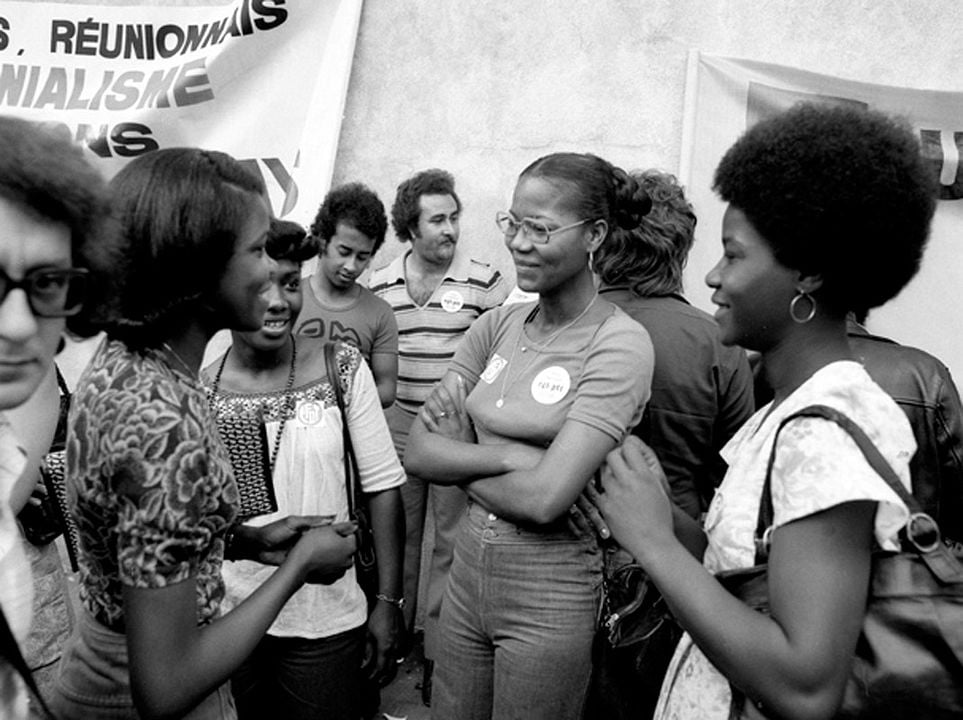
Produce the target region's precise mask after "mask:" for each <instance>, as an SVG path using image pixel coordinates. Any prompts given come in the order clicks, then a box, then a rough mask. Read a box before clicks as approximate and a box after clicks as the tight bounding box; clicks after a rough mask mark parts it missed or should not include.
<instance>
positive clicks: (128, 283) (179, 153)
mask: <svg viewBox="0 0 963 720" xmlns="http://www.w3.org/2000/svg"><path fill="white" fill-rule="evenodd" d="M110 189H111V190H112V191H113V193H114V196H113V200H114V208H113V219H114V222H115V225H116V227H115V229H114V233H113V242H112V245H113V253H112V257H111V258H110V259H109V260H108V261H107V262H105V263H104V266H103V267H101V268H99V269H100V271H101V272H102V273H103V275H104V276H105V277H107V278H112V279H113V281H114V282H113V283H112V284H113V285H114V287H113V288H112V291H111V292H110V293H109V294H108V295H107V296H106V297H103V298H102V302H101V303H100V307H99V308H98V310H99V313H98V315H97V316H96V317H95V318H93V322H94V323H96V324H98V325H100V326H101V327H102V328H103V329H104V330H106V331H107V333H108V335H110V336H112V337H116V338H119V339H121V340H123V341H124V342H126V343H128V344H129V345H132V346H135V347H136V346H146V345H151V344H153V343H155V342H157V337H158V336H159V335H160V334H162V332H163V329H164V328H167V327H169V326H170V325H171V324H172V323H175V322H177V321H179V320H182V319H183V318H184V317H189V316H191V315H192V314H194V313H195V312H197V310H198V308H199V305H200V302H201V300H202V297H203V295H204V294H205V293H207V292H209V291H210V290H211V289H213V288H214V287H216V285H217V283H218V282H219V280H220V277H221V275H222V274H223V272H224V268H225V266H226V265H227V262H228V260H229V259H230V258H231V255H232V254H233V253H234V246H235V243H236V242H237V238H238V237H239V236H240V235H241V233H242V232H243V230H244V226H245V224H246V223H247V222H248V220H249V218H250V214H251V205H252V202H254V201H255V200H256V199H259V198H260V197H263V196H264V183H263V181H262V180H261V178H260V176H259V175H257V174H255V173H253V172H250V171H249V170H247V169H246V168H245V167H244V166H243V165H242V164H241V163H240V162H238V161H237V160H235V159H234V158H232V157H231V156H230V155H227V154H225V153H222V152H216V151H211V150H199V149H196V148H167V149H163V150H155V151H153V152H150V153H147V154H145V155H141V156H139V157H136V158H134V159H133V160H131V161H130V162H129V163H128V164H127V165H126V166H125V167H124V168H123V169H122V170H121V171H120V172H119V173H117V175H115V176H114V178H113V180H111V182H110Z"/></svg>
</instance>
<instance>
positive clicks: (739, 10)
mask: <svg viewBox="0 0 963 720" xmlns="http://www.w3.org/2000/svg"><path fill="white" fill-rule="evenodd" d="M961 21H963V3H959V2H957V1H956V0H928V1H927V2H922V1H920V0H843V1H838V0H837V1H833V0H808V1H806V2H801V1H798V0H797V1H795V2H793V1H791V0H784V1H775V0H752V1H751V2H750V1H749V0H646V1H636V2H629V1H627V0H591V1H589V0H526V1H525V2H512V1H509V0H502V1H498V0H488V1H487V2H464V1H462V2H456V1H454V0H451V1H448V2H438V1H437V0H366V2H365V4H364V9H363V15H362V19H361V29H360V34H359V37H358V44H357V49H356V52H355V61H354V66H353V71H352V77H351V83H350V86H349V92H348V98H347V106H346V112H345V117H344V124H343V128H342V134H341V141H340V146H339V150H338V157H337V162H336V165H335V177H334V182H336V183H337V182H343V181H349V180H361V181H364V182H366V183H368V184H370V185H371V186H372V187H373V188H374V189H375V190H377V191H378V193H379V195H381V196H382V199H383V200H385V201H386V204H390V201H391V199H392V197H393V195H394V188H395V187H396V185H397V183H398V182H399V181H400V180H402V179H403V178H404V177H406V176H407V175H409V174H410V173H412V172H414V171H416V170H419V169H422V168H425V167H431V166H440V167H444V168H446V169H448V170H451V171H452V172H453V173H454V174H455V176H456V179H457V182H458V189H459V192H460V194H461V196H462V198H463V201H464V203H465V211H464V214H463V221H462V228H463V229H462V238H463V240H464V242H465V243H466V244H467V245H469V246H470V247H471V249H472V250H473V251H474V252H475V253H476V254H477V255H479V256H483V257H487V258H489V259H490V260H491V261H492V262H494V263H496V264H498V266H499V267H501V268H502V269H504V270H505V271H506V272H507V273H508V274H509V276H511V277H514V272H513V270H512V268H511V262H510V259H509V258H508V255H507V252H506V251H505V250H504V248H503V246H502V243H501V238H500V236H499V234H498V233H497V231H496V230H495V227H494V221H493V216H494V214H495V212H496V211H497V210H499V209H503V208H505V207H506V206H507V204H508V202H509V199H510V196H511V192H512V189H513V186H514V182H515V178H516V177H517V175H518V173H519V171H520V170H522V168H524V167H525V166H526V165H527V164H528V163H529V162H530V161H532V160H534V159H535V158H536V157H538V156H540V155H542V154H545V153H547V152H552V151H555V150H579V151H591V152H595V153H597V154H599V155H601V156H603V157H605V158H607V159H609V160H611V161H612V162H614V163H616V164H618V165H622V166H623V167H625V168H626V169H633V168H639V167H647V166H658V167H662V168H665V169H668V170H670V171H673V172H676V171H678V165H679V157H680V146H681V132H682V112H683V98H684V92H685V73H686V58H687V55H688V52H689V51H690V50H691V49H698V50H700V51H703V52H707V53H713V54H718V55H730V56H736V57H744V58H750V59H755V60H761V61H766V62H773V63H779V64H783V65H791V66H796V67H799V68H803V69H806V70H811V71H813V72H819V73H826V74H830V75H838V76H840V77H844V78H849V79H854V80H862V81H866V82H874V83H882V84H889V85H903V86H908V87H919V88H930V89H937V90H959V89H960V88H961V85H963V83H961V80H963V78H961V70H960V68H961V67H963V44H961V43H960V42H959V39H958V38H959V32H958V28H959V27H960V25H961ZM704 232H705V233H712V234H711V235H707V234H703V236H702V239H701V240H702V241H703V242H704V241H705V239H706V238H707V237H708V238H709V239H711V240H713V241H714V240H715V233H717V232H718V228H705V229H704ZM400 250H401V247H400V245H399V244H398V243H397V242H395V241H394V240H393V239H392V240H389V242H387V243H386V245H385V248H384V249H383V250H382V256H381V257H379V258H377V260H376V262H377V263H378V264H383V263H384V262H386V261H387V260H388V259H389V258H390V257H392V256H394V255H395V254H397V253H398V252H399V251H400Z"/></svg>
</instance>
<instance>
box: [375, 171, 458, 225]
mask: <svg viewBox="0 0 963 720" xmlns="http://www.w3.org/2000/svg"><path fill="white" fill-rule="evenodd" d="M422 195H451V197H452V198H453V199H454V201H455V206H456V207H457V208H458V212H461V200H460V199H459V198H458V193H456V192H455V178H454V177H452V175H451V173H450V172H447V171H446V170H438V169H437V168H432V169H430V170H422V171H421V172H420V173H416V174H415V175H412V176H411V177H410V178H408V179H407V180H405V181H404V182H403V183H401V185H399V186H398V192H397V193H396V194H395V202H394V204H393V205H392V206H391V227H392V228H394V231H395V235H397V236H398V239H399V240H401V241H402V242H405V241H408V240H411V238H412V236H413V235H412V230H414V229H415V228H417V227H418V217H419V216H420V215H421V205H420V204H419V202H418V201H419V199H420V198H421V196H422Z"/></svg>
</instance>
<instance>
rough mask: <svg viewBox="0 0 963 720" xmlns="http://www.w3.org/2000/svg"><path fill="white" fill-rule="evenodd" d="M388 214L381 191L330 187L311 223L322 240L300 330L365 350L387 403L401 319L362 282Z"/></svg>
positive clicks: (391, 396)
mask: <svg viewBox="0 0 963 720" xmlns="http://www.w3.org/2000/svg"><path fill="white" fill-rule="evenodd" d="M387 228H388V220H387V218H386V217H385V208H384V205H382V204H381V200H379V199H378V196H377V195H376V194H375V193H374V192H373V191H372V190H370V189H369V188H367V187H365V186H364V185H362V184H361V183H348V184H346V185H341V186H339V187H336V188H334V189H333V190H331V192H329V193H328V194H327V195H326V196H325V198H324V202H323V203H321V207H320V208H319V209H318V214H317V216H316V217H315V219H314V223H313V224H312V225H311V233H312V234H313V235H315V236H316V237H318V238H320V240H321V251H320V252H319V253H318V266H317V269H316V270H315V273H314V274H313V275H311V277H310V278H309V279H308V282H307V290H306V292H305V293H304V307H303V308H302V310H301V314H300V315H299V316H298V320H297V323H296V325H295V332H297V333H299V334H301V335H310V336H313V337H323V338H326V339H327V340H330V341H341V342H346V343H349V344H351V345H354V346H355V347H356V348H358V349H359V350H361V354H362V355H364V358H365V360H367V361H368V366H369V367H370V368H371V374H372V375H374V379H375V384H376V385H377V386H378V398H379V399H380V400H381V406H382V407H388V406H390V405H391V404H392V403H393V402H394V401H395V383H396V381H397V379H398V323H397V322H395V316H394V313H393V312H392V310H391V307H390V306H389V305H388V303H386V302H385V301H384V300H382V299H381V298H379V297H377V296H375V295H374V293H372V292H371V291H370V290H369V289H368V288H366V287H364V286H363V285H361V284H359V283H358V282H357V279H358V277H359V276H360V275H361V274H362V273H363V272H364V271H365V270H366V269H367V268H368V265H369V264H370V263H371V259H372V258H373V257H374V255H375V253H376V252H378V248H380V247H381V245H382V243H383V242H384V240H385V231H386V230H387Z"/></svg>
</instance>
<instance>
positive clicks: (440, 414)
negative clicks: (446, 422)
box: [438, 410, 448, 418]
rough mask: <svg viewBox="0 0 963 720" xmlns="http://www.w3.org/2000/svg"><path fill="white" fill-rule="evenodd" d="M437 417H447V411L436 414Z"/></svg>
mask: <svg viewBox="0 0 963 720" xmlns="http://www.w3.org/2000/svg"><path fill="white" fill-rule="evenodd" d="M438 417H442V418H443V417H448V411H447V410H442V411H441V412H440V413H438Z"/></svg>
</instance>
